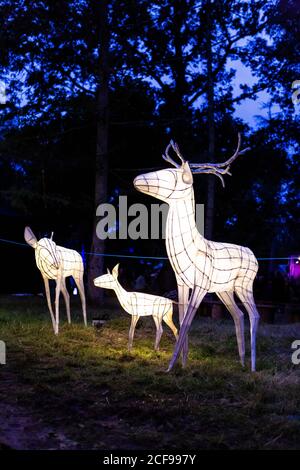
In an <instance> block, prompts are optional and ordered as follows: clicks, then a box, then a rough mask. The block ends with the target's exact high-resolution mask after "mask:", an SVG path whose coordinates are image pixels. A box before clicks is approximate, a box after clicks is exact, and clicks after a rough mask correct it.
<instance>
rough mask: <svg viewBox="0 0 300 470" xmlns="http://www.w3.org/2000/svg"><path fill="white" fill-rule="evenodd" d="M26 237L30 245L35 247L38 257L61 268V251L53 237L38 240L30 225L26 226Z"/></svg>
mask: <svg viewBox="0 0 300 470" xmlns="http://www.w3.org/2000/svg"><path fill="white" fill-rule="evenodd" d="M24 238H25V241H26V242H27V243H28V245H30V246H32V248H34V250H35V252H36V257H37V258H39V259H40V260H42V261H44V262H46V263H48V264H51V266H53V267H54V268H56V269H59V266H60V259H59V253H58V252H57V247H56V243H55V242H54V241H53V240H52V239H51V238H41V239H40V240H39V241H38V240H37V238H36V236H35V235H34V233H33V231H32V230H31V228H30V227H25V230H24Z"/></svg>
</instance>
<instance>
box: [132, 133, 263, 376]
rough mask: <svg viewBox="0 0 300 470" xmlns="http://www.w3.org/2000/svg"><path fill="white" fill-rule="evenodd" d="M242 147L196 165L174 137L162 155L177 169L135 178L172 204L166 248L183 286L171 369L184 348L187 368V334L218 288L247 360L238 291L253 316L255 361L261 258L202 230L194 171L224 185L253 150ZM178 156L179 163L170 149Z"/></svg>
mask: <svg viewBox="0 0 300 470" xmlns="http://www.w3.org/2000/svg"><path fill="white" fill-rule="evenodd" d="M240 145H241V136H240V134H239V136H238V146H237V149H236V151H235V153H234V154H233V156H232V157H231V158H229V159H228V160H227V161H226V162H224V163H199V164H191V165H189V163H188V162H187V161H185V160H184V158H183V157H182V155H181V153H180V150H179V147H178V145H177V144H176V143H175V142H173V141H171V142H170V144H169V145H168V146H167V149H166V152H165V155H163V159H164V160H166V161H167V162H169V163H171V165H172V166H173V168H168V169H164V170H159V171H155V172H151V173H147V174H142V175H139V176H137V177H136V178H135V180H134V186H135V188H136V189H137V190H138V191H141V192H142V193H145V194H149V195H151V196H153V197H155V198H157V199H160V200H162V201H164V202H166V203H168V204H169V212H168V217H167V222H166V248H167V253H168V257H169V260H170V263H171V265H172V268H173V270H174V273H175V276H176V281H177V285H178V298H179V320H180V325H181V326H180V333H179V339H178V341H177V343H176V346H175V350H174V353H173V356H172V359H171V361H170V364H169V368H168V370H171V369H172V367H173V366H174V364H175V362H176V361H177V359H178V357H179V355H180V353H181V352H182V363H183V366H185V364H186V361H187V357H188V339H187V334H188V331H189V329H190V326H191V323H192V320H193V318H194V316H195V314H196V311H197V309H198V307H199V305H200V303H201V301H202V299H203V298H204V296H205V295H206V294H207V293H210V292H215V293H216V294H217V296H218V297H219V299H220V300H221V301H222V302H223V304H224V305H225V306H226V308H227V309H228V311H229V312H230V314H231V316H232V317H233V320H234V323H235V329H236V336H237V343H238V350H239V356H240V360H241V363H242V365H244V361H245V339H244V315H243V312H242V311H241V310H240V308H239V307H238V305H237V303H236V300H235V294H236V295H237V296H238V297H239V299H240V300H241V302H242V304H243V305H244V307H245V308H246V310H247V312H248V315H249V318H250V333H251V369H252V371H254V370H255V363H256V332H257V328H258V322H259V314H258V312H257V309H256V306H255V302H254V298H253V281H254V279H255V277H256V274H257V270H258V262H257V260H256V258H255V256H254V254H253V253H252V251H251V250H250V249H249V248H246V247H243V246H238V245H233V244H230V243H219V242H213V241H210V240H206V239H205V238H204V237H203V236H202V235H201V234H200V233H199V232H198V230H197V227H196V221H195V201H194V190H193V173H195V174H199V173H204V174H213V175H215V176H217V177H219V178H220V179H221V181H222V184H223V186H224V178H223V177H224V175H230V173H229V169H230V165H231V163H232V162H233V161H234V160H235V159H236V158H237V157H238V155H241V154H242V153H244V152H246V151H247V150H248V149H244V150H242V151H241V150H240ZM171 147H172V149H173V151H174V152H175V154H176V155H177V157H178V159H179V163H178V162H176V161H174V160H173V159H172V158H171V157H170V155H169V150H170V148H171Z"/></svg>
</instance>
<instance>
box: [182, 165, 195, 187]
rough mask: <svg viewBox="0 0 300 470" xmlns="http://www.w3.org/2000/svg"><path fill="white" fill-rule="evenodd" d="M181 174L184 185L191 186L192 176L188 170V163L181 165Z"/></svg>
mask: <svg viewBox="0 0 300 470" xmlns="http://www.w3.org/2000/svg"><path fill="white" fill-rule="evenodd" d="M182 169H183V174H182V180H183V182H184V183H185V184H193V174H192V172H191V169H190V165H189V162H184V163H183V165H182Z"/></svg>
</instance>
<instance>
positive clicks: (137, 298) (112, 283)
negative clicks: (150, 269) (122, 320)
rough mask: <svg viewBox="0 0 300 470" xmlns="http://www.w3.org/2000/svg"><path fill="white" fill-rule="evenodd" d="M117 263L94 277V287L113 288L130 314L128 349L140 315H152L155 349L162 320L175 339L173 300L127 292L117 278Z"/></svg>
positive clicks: (130, 346) (161, 329)
mask: <svg viewBox="0 0 300 470" xmlns="http://www.w3.org/2000/svg"><path fill="white" fill-rule="evenodd" d="M118 274H119V265H118V264H117V265H116V266H115V267H114V269H113V270H112V272H111V273H110V271H109V270H107V274H103V275H102V276H99V277H97V278H96V279H94V285H95V286H96V287H102V288H104V289H113V290H114V291H115V293H116V295H117V297H118V300H119V302H120V304H121V306H122V307H123V309H124V310H125V311H126V312H127V313H129V315H131V325H130V329H129V342H128V349H129V350H130V349H131V348H132V343H133V337H134V331H135V327H136V324H137V322H138V320H139V318H140V317H146V316H152V318H153V320H154V323H155V326H156V338H155V350H158V349H159V343H160V339H161V335H162V332H163V328H162V320H163V321H164V322H165V323H166V324H167V325H168V326H169V327H170V328H171V330H172V331H173V333H174V336H175V338H176V339H177V338H178V336H177V328H176V326H175V325H174V323H173V319H172V318H173V301H172V300H171V299H167V298H165V297H160V296H157V295H151V294H143V293H141V292H127V291H126V290H125V289H124V288H123V287H122V286H121V284H120V282H119V280H118Z"/></svg>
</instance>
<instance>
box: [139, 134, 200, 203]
mask: <svg viewBox="0 0 300 470" xmlns="http://www.w3.org/2000/svg"><path fill="white" fill-rule="evenodd" d="M171 147H172V149H173V150H174V151H175V153H176V155H177V156H178V157H179V159H180V164H179V163H176V162H175V161H174V160H173V159H172V158H171V157H170V155H169V150H170V148H171ZM163 159H164V160H166V161H167V162H169V163H171V164H172V165H173V166H174V167H175V168H167V169H166V170H159V171H153V172H151V173H145V174H143V175H139V176H137V177H136V178H135V179H134V182H133V184H134V187H135V188H136V189H137V190H138V191H140V192H142V193H145V194H149V195H151V196H153V197H155V198H157V199H160V200H161V201H165V202H168V203H171V201H172V200H176V199H181V198H182V197H184V195H185V193H187V192H189V191H190V190H191V187H192V185H193V175H192V172H191V169H190V166H189V164H188V162H186V161H185V160H184V159H183V157H182V155H181V153H180V150H179V147H178V145H177V144H176V143H175V142H173V141H172V140H171V142H170V143H169V145H168V146H167V148H166V152H165V155H163Z"/></svg>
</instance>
